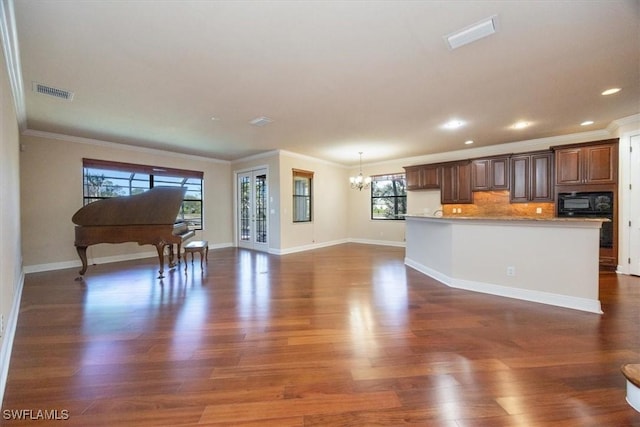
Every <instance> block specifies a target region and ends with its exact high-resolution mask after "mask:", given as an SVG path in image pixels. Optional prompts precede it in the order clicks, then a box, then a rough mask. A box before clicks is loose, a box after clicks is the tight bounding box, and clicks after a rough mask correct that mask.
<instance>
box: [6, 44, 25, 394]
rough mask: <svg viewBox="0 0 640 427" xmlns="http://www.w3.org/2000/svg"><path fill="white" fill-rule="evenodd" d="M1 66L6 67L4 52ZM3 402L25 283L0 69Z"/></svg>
mask: <svg viewBox="0 0 640 427" xmlns="http://www.w3.org/2000/svg"><path fill="white" fill-rule="evenodd" d="M0 54H1V55H2V56H1V57H0V62H1V63H2V64H4V63H5V58H4V52H0ZM0 97H1V101H0V102H1V103H2V104H1V105H0V316H1V317H2V322H1V323H2V330H0V335H1V337H2V338H1V340H2V341H1V351H0V371H1V372H0V376H1V378H2V380H1V381H0V384H1V385H2V389H0V401H1V400H2V395H3V394H4V384H5V379H6V375H7V371H8V369H9V358H10V356H11V354H10V349H11V344H12V342H13V333H14V331H15V322H16V321H17V317H18V308H19V297H20V293H21V290H22V283H23V280H24V276H23V272H22V248H21V243H20V171H19V168H20V162H19V146H20V144H19V136H18V134H19V131H18V120H17V117H16V113H15V108H14V104H13V98H12V94H11V89H10V87H9V81H8V78H7V72H6V69H5V67H4V66H0Z"/></svg>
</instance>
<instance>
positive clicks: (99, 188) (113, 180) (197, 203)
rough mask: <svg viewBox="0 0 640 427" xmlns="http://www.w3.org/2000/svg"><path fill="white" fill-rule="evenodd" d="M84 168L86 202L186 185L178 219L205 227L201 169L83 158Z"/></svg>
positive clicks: (190, 226) (84, 196)
mask: <svg viewBox="0 0 640 427" xmlns="http://www.w3.org/2000/svg"><path fill="white" fill-rule="evenodd" d="M82 167H83V174H82V181H83V200H84V205H88V204H89V203H91V202H95V201H96V200H102V199H108V198H110V197H118V196H132V195H134V194H140V193H143V192H145V191H147V190H149V189H150V188H153V187H159V186H164V187H186V188H187V192H186V194H185V198H184V200H183V202H182V206H181V208H180V212H178V216H177V218H176V221H184V222H186V223H187V226H188V227H189V229H190V230H202V178H203V176H204V174H203V173H202V172H198V171H190V170H183V169H172V168H165V167H156V166H146V165H136V164H131V163H120V162H110V161H105V160H94V159H82Z"/></svg>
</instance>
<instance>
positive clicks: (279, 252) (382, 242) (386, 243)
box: [269, 238, 405, 255]
mask: <svg viewBox="0 0 640 427" xmlns="http://www.w3.org/2000/svg"><path fill="white" fill-rule="evenodd" d="M344 243H362V244H365V245H379V246H395V247H401V248H404V247H405V242H393V241H391V240H369V239H353V238H348V239H340V240H332V241H330V242H322V243H313V244H311V245H303V246H295V247H292V248H287V249H269V253H270V254H274V255H286V254H292V253H296V252H304V251H310V250H313V249H319V248H326V247H329V246H335V245H341V244H344Z"/></svg>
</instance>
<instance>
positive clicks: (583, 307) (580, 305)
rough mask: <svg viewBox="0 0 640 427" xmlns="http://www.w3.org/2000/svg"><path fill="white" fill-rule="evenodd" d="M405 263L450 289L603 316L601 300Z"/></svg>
mask: <svg viewBox="0 0 640 427" xmlns="http://www.w3.org/2000/svg"><path fill="white" fill-rule="evenodd" d="M404 263H405V264H406V265H407V266H409V267H411V268H413V269H415V270H417V271H419V272H421V273H423V274H425V275H427V276H429V277H431V278H433V279H435V280H437V281H439V282H441V283H443V284H444V285H447V286H449V287H450V288H456V289H464V290H467V291H473V292H480V293H483V294H490V295H496V296H501V297H506V298H513V299H519V300H524V301H529V302H536V303H541V304H547V305H553V306H557V307H564V308H571V309H574V310H580V311H587V312H590V313H596V314H602V308H601V305H600V301H599V300H592V299H587V298H579V297H572V296H568V295H560V294H552V293H549V292H540V291H533V290H529V289H519V288H511V287H507V286H501V285H495V284H493V283H483V282H476V281H471V280H464V279H455V278H451V277H449V276H447V275H446V274H443V273H440V272H437V271H435V270H433V269H431V268H429V267H427V266H425V265H422V264H420V263H419V262H416V261H414V260H411V259H409V258H405V260H404Z"/></svg>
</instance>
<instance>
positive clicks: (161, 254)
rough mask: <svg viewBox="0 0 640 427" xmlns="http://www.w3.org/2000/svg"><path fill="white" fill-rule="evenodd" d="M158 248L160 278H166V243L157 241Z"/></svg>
mask: <svg viewBox="0 0 640 427" xmlns="http://www.w3.org/2000/svg"><path fill="white" fill-rule="evenodd" d="M155 247H156V249H157V250H158V260H159V261H160V271H159V274H158V279H164V275H163V272H164V247H165V244H164V243H157V244H156V245H155Z"/></svg>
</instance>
